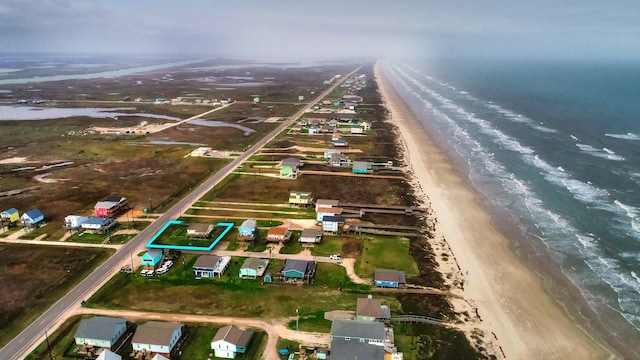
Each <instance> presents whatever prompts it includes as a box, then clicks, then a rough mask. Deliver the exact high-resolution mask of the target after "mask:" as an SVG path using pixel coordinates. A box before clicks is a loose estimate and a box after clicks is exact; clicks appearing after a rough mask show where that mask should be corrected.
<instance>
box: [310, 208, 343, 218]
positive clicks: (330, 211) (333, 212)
mask: <svg viewBox="0 0 640 360" xmlns="http://www.w3.org/2000/svg"><path fill="white" fill-rule="evenodd" d="M337 215H342V208H339V207H336V206H332V207H318V208H316V220H317V221H323V220H322V219H324V217H325V216H337Z"/></svg>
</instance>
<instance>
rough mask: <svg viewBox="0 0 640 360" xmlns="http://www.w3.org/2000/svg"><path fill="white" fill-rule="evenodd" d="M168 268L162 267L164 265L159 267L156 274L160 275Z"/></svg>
mask: <svg viewBox="0 0 640 360" xmlns="http://www.w3.org/2000/svg"><path fill="white" fill-rule="evenodd" d="M168 270H169V269H167V268H164V267H160V268H159V269H158V270H156V274H158V275H162V274H164V273H166V272H167V271H168Z"/></svg>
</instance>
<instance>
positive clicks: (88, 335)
mask: <svg viewBox="0 0 640 360" xmlns="http://www.w3.org/2000/svg"><path fill="white" fill-rule="evenodd" d="M128 326H129V322H128V321H127V320H125V319H123V318H113V317H106V316H94V317H91V318H88V319H82V320H80V324H79V325H78V329H77V330H76V332H75V335H74V339H75V342H76V345H78V346H79V347H82V349H81V350H82V352H84V353H87V352H93V353H95V352H96V351H97V349H95V348H103V349H109V350H117V349H118V348H119V347H120V345H122V340H123V337H124V334H125V333H126V332H127V328H128ZM92 348H94V349H92Z"/></svg>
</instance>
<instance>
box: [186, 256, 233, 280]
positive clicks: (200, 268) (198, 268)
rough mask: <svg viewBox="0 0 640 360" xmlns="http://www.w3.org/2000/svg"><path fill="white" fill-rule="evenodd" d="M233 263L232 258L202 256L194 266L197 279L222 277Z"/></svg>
mask: <svg viewBox="0 0 640 360" xmlns="http://www.w3.org/2000/svg"><path fill="white" fill-rule="evenodd" d="M230 263H231V256H216V255H200V256H198V258H197V259H196V262H195V263H194V264H193V274H194V275H195V277H196V279H201V278H203V277H204V278H214V277H216V276H218V277H221V276H222V274H224V272H225V270H227V268H228V267H229V264H230Z"/></svg>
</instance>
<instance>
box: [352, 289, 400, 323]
mask: <svg viewBox="0 0 640 360" xmlns="http://www.w3.org/2000/svg"><path fill="white" fill-rule="evenodd" d="M356 320H363V321H380V322H389V321H391V310H390V309H389V306H388V305H383V304H382V301H380V300H379V299H374V298H373V297H372V296H371V295H369V296H368V297H366V298H358V300H357V302H356Z"/></svg>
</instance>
